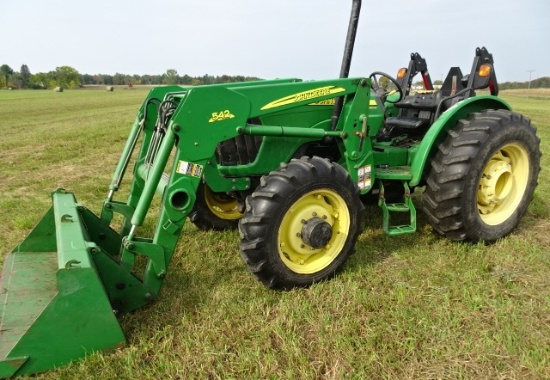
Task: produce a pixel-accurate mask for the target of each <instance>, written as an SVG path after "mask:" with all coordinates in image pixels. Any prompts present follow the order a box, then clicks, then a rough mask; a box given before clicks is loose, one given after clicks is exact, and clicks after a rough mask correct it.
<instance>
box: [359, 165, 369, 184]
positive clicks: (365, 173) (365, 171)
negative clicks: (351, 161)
mask: <svg viewBox="0 0 550 380" xmlns="http://www.w3.org/2000/svg"><path fill="white" fill-rule="evenodd" d="M371 174H372V170H371V165H365V166H361V167H360V168H359V169H357V185H358V186H359V189H360V190H364V189H368V188H370V187H371V186H372V184H371Z"/></svg>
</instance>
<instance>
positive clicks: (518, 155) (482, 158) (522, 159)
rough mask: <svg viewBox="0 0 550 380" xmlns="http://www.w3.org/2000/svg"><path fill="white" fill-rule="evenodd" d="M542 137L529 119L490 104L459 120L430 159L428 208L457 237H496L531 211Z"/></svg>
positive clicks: (441, 228)
mask: <svg viewBox="0 0 550 380" xmlns="http://www.w3.org/2000/svg"><path fill="white" fill-rule="evenodd" d="M539 143H540V140H539V138H538V137H537V136H536V130H535V128H534V127H533V126H532V125H531V122H530V120H529V119H527V118H525V117H523V116H521V115H520V114H517V113H514V112H511V111H507V110H498V111H495V110H488V111H484V112H481V113H475V114H472V115H470V116H469V117H468V119H467V120H460V121H459V122H458V124H457V125H456V127H454V128H452V129H451V130H449V132H448V136H447V137H446V139H445V140H444V141H443V142H442V143H441V144H440V146H439V151H438V153H437V155H436V156H435V158H434V160H433V161H432V165H431V166H432V167H431V171H430V174H429V177H428V180H427V186H426V191H425V193H424V200H425V202H424V211H425V212H426V214H427V215H428V217H429V220H430V223H431V224H432V226H433V228H434V230H435V231H437V232H438V233H440V234H441V235H444V236H445V237H447V238H449V239H451V240H455V241H469V242H478V241H486V242H494V241H495V240H497V239H500V238H502V237H503V236H505V235H507V234H509V233H510V232H511V231H512V230H513V229H514V228H515V227H516V226H517V225H518V224H519V221H520V219H521V218H522V217H523V215H524V214H525V212H526V211H527V207H528V205H529V203H530V202H531V200H532V198H533V193H534V191H535V187H536V185H537V178H538V173H539V171H540V156H541V153H540V149H539Z"/></svg>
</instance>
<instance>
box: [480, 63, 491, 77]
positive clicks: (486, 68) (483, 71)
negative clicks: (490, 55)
mask: <svg viewBox="0 0 550 380" xmlns="http://www.w3.org/2000/svg"><path fill="white" fill-rule="evenodd" d="M478 75H479V76H480V77H488V76H489V75H491V65H481V67H480V68H479V71H478Z"/></svg>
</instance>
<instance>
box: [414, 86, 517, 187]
mask: <svg viewBox="0 0 550 380" xmlns="http://www.w3.org/2000/svg"><path fill="white" fill-rule="evenodd" d="M486 109H507V110H511V107H510V105H509V104H508V103H506V102H505V101H504V100H502V99H500V98H498V97H496V96H491V95H481V96H475V97H473V98H469V99H466V100H463V101H461V102H460V103H457V104H455V105H454V106H452V107H451V108H449V109H448V110H447V111H445V112H444V113H443V114H442V115H441V116H440V117H439V118H438V119H437V120H436V121H435V123H433V124H432V126H431V127H430V129H429V130H428V132H427V133H426V135H425V136H424V138H423V139H422V142H421V143H420V145H419V146H418V150H417V152H416V154H415V156H414V159H413V161H412V165H411V173H412V179H411V181H410V183H409V184H410V185H411V186H418V184H419V183H420V181H421V180H422V179H423V178H424V177H425V176H424V171H425V170H427V168H426V164H427V163H428V162H429V160H430V159H431V158H432V157H433V156H434V155H435V154H436V152H437V147H438V145H439V143H440V142H441V141H442V140H443V139H444V138H445V136H446V134H447V131H448V130H449V129H451V128H452V127H454V126H455V125H456V123H457V122H458V121H459V120H460V119H466V118H467V117H468V115H470V114H471V113H474V112H480V111H483V110H486ZM428 168H429V166H428Z"/></svg>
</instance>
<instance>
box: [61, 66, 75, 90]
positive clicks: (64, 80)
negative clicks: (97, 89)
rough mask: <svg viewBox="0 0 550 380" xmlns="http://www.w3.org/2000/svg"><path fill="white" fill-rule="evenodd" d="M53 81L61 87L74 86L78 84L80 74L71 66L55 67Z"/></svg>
mask: <svg viewBox="0 0 550 380" xmlns="http://www.w3.org/2000/svg"><path fill="white" fill-rule="evenodd" d="M55 81H56V82H57V85H58V86H61V87H63V88H75V87H77V86H79V85H80V74H79V73H78V71H76V69H74V68H72V67H71V66H59V67H56V68H55Z"/></svg>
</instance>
